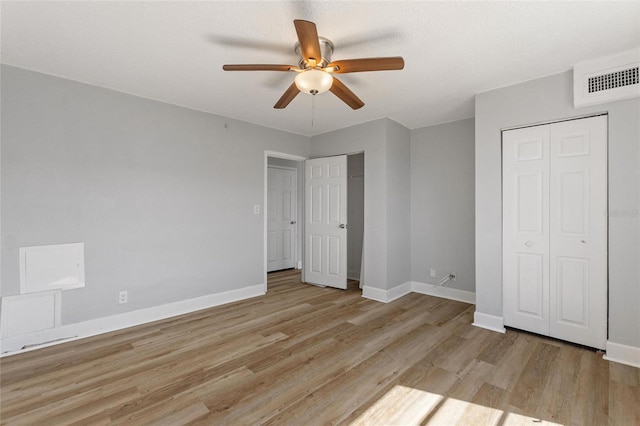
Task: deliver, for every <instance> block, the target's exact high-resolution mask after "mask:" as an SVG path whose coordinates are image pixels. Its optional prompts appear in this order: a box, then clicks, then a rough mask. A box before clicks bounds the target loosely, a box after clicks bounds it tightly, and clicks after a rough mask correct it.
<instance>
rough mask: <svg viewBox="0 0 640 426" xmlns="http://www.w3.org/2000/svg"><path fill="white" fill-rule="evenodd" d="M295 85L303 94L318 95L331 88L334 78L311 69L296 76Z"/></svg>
mask: <svg viewBox="0 0 640 426" xmlns="http://www.w3.org/2000/svg"><path fill="white" fill-rule="evenodd" d="M295 83H296V87H297V88H298V89H299V90H300V91H301V92H304V93H308V94H310V95H317V94H319V93H324V92H326V91H327V90H329V89H330V88H331V85H332V84H333V77H332V76H331V74H329V73H326V72H324V71H320V70H316V69H310V70H307V71H304V72H301V73H299V74H298V75H296V78H295Z"/></svg>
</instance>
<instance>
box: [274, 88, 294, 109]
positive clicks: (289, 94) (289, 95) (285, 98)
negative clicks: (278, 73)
mask: <svg viewBox="0 0 640 426" xmlns="http://www.w3.org/2000/svg"><path fill="white" fill-rule="evenodd" d="M298 93H300V89H298V86H296V83H293V84H291V86H289V88H288V89H287V90H286V91H285V92H284V94H283V95H282V97H281V98H280V99H278V102H276V104H275V105H274V106H273V107H274V108H276V109H283V108H286V106H287V105H289V103H290V102H291V101H292V100H293V98H295V97H296V96H297V95H298Z"/></svg>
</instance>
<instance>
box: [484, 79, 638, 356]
mask: <svg viewBox="0 0 640 426" xmlns="http://www.w3.org/2000/svg"><path fill="white" fill-rule="evenodd" d="M595 112H608V114H609V158H608V161H609V210H610V211H611V210H617V211H620V212H627V213H629V214H626V215H619V216H611V217H610V218H609V340H610V341H612V342H614V343H619V344H624V345H629V346H636V347H640V286H639V285H638V283H640V270H639V269H638V263H639V261H640V221H639V220H638V218H637V216H636V215H637V213H635V214H634V212H637V211H638V208H639V207H640V100H639V99H637V98H636V99H632V100H626V101H619V102H613V103H609V104H603V105H597V106H594V107H586V108H580V109H575V108H573V81H572V73H571V72H565V73H562V74H557V75H553V76H549V77H545V78H541V79H538V80H533V81H529V82H526V83H522V84H518V85H515V86H511V87H506V88H502V89H497V90H493V91H490V92H486V93H481V94H478V95H476V122H475V124H476V125H475V131H476V147H475V148H476V151H475V164H476V173H475V176H476V310H477V311H478V312H480V313H484V314H489V315H495V316H500V317H501V316H502V260H501V256H502V241H501V240H502V237H501V233H502V226H501V209H502V204H501V203H502V199H501V134H500V130H501V129H503V128H506V127H513V126H522V125H528V124H533V123H540V122H545V121H552V120H558V119H563V118H570V117H576V116H581V115H586V114H590V113H595Z"/></svg>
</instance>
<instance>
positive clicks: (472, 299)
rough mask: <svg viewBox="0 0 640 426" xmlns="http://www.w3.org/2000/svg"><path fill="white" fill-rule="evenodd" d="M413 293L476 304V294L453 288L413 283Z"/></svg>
mask: <svg viewBox="0 0 640 426" xmlns="http://www.w3.org/2000/svg"><path fill="white" fill-rule="evenodd" d="M411 289H412V291H414V292H416V293H420V294H427V295H429V296H436V297H442V298H445V299H451V300H457V301H459V302H465V303H471V304H472V305H475V304H476V294H475V293H472V292H470V291H465V290H458V289H455V288H451V287H441V286H437V285H433V284H427V283H420V282H415V281H412V282H411Z"/></svg>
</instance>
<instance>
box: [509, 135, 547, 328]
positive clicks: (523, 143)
mask: <svg viewBox="0 0 640 426" xmlns="http://www.w3.org/2000/svg"><path fill="white" fill-rule="evenodd" d="M502 164H503V166H502V167H503V168H502V174H503V176H502V199H503V219H502V226H503V232H502V236H503V242H502V244H503V249H502V264H503V277H502V280H503V298H504V300H503V306H504V313H503V315H504V323H505V325H509V326H512V327H516V328H520V329H523V330H528V331H532V332H534V333H540V334H545V335H548V334H549V204H548V200H549V129H548V127H547V126H537V127H528V128H524V129H516V130H511V131H508V132H504V134H503V153H502Z"/></svg>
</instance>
